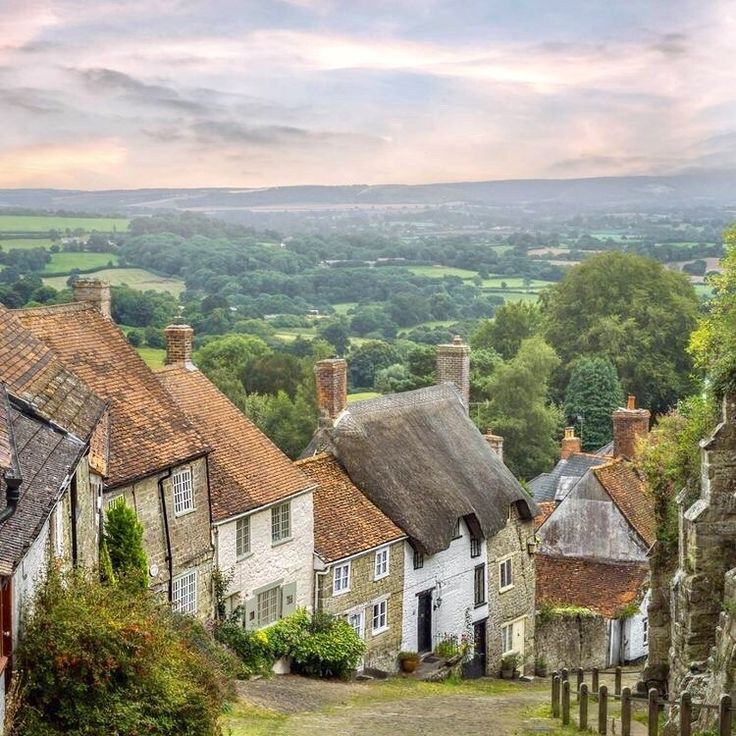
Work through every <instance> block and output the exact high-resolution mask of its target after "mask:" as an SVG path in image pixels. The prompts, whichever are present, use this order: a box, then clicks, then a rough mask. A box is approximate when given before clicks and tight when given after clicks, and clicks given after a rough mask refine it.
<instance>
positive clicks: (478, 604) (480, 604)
mask: <svg viewBox="0 0 736 736" xmlns="http://www.w3.org/2000/svg"><path fill="white" fill-rule="evenodd" d="M487 605H488V601H483V603H476V604H475V607H476V608H483V606H487Z"/></svg>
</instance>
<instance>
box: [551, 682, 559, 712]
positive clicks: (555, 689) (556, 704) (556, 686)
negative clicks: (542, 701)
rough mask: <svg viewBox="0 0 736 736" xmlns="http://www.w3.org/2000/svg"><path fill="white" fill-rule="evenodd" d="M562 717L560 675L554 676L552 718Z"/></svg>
mask: <svg viewBox="0 0 736 736" xmlns="http://www.w3.org/2000/svg"><path fill="white" fill-rule="evenodd" d="M559 717H560V676H559V675H555V676H554V677H553V678H552V718H559Z"/></svg>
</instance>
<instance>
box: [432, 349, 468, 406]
mask: <svg viewBox="0 0 736 736" xmlns="http://www.w3.org/2000/svg"><path fill="white" fill-rule="evenodd" d="M448 382H449V383H454V384H455V386H457V388H458V389H459V390H460V394H461V396H462V402H463V406H464V407H465V411H466V412H467V411H468V408H469V406H470V347H469V346H468V345H466V344H465V343H464V342H463V341H462V338H461V337H460V335H455V337H454V338H453V339H452V342H451V343H449V344H447V345H438V346H437V383H448Z"/></svg>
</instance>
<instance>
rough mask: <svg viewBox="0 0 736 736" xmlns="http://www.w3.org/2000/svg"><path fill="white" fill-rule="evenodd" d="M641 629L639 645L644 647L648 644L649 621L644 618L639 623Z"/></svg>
mask: <svg viewBox="0 0 736 736" xmlns="http://www.w3.org/2000/svg"><path fill="white" fill-rule="evenodd" d="M641 628H642V637H641V643H642V644H643V645H644V646H646V645H647V644H649V619H648V618H645V619H644V620H643V621H642V622H641Z"/></svg>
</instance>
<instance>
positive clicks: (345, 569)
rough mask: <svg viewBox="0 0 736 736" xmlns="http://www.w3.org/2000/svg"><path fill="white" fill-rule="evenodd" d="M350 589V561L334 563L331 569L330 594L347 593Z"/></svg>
mask: <svg viewBox="0 0 736 736" xmlns="http://www.w3.org/2000/svg"><path fill="white" fill-rule="evenodd" d="M349 590H350V563H349V562H346V563H344V564H343V565H335V568H334V570H333V571H332V595H339V594H340V593H347V592H348V591H349Z"/></svg>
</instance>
